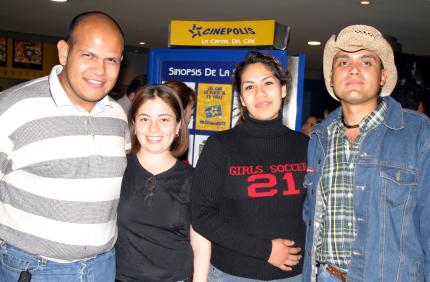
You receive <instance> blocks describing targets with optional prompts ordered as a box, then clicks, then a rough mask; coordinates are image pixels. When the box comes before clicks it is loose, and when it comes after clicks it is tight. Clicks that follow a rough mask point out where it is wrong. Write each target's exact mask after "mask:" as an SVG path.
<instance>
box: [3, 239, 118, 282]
mask: <svg viewBox="0 0 430 282" xmlns="http://www.w3.org/2000/svg"><path fill="white" fill-rule="evenodd" d="M0 244H1V247H0V281H1V282H16V281H18V279H19V275H20V273H21V272H22V271H26V270H28V271H29V272H30V273H31V275H32V277H31V282H54V281H55V282H113V281H115V250H114V249H112V250H111V251H109V252H107V253H104V254H100V255H97V256H96V257H93V258H88V259H83V260H80V261H76V262H72V263H57V262H53V261H50V260H47V259H44V258H42V257H40V256H37V255H31V254H29V253H26V252H24V251H22V250H19V249H16V248H14V247H12V246H11V245H8V244H6V243H4V242H3V243H0Z"/></svg>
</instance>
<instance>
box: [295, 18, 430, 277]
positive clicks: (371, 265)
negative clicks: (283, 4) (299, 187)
mask: <svg viewBox="0 0 430 282" xmlns="http://www.w3.org/2000/svg"><path fill="white" fill-rule="evenodd" d="M324 79H325V83H326V87H327V90H328V92H329V93H330V95H331V96H332V97H333V98H334V99H336V100H339V101H340V104H341V107H339V108H338V109H337V110H335V111H334V112H332V113H331V114H330V115H329V116H328V117H327V118H326V119H325V120H324V121H323V122H321V123H320V124H318V125H316V126H315V128H314V130H313V132H312V134H311V140H310V143H309V151H308V173H307V175H306V178H305V184H304V185H305V186H306V188H307V190H308V192H307V199H306V203H305V208H304V219H305V222H306V224H307V225H308V230H307V238H306V248H305V261H304V269H303V277H304V280H303V281H306V282H308V281H318V282H324V281H366V282H368V281H389V282H392V281H398V282H400V281H430V239H429V238H430V172H429V171H430V121H429V119H428V118H426V117H425V116H424V115H421V114H419V113H417V112H415V111H410V110H405V109H402V108H401V106H400V105H399V104H398V103H397V102H395V100H394V99H392V98H391V97H389V95H390V94H391V92H392V91H393V89H394V87H395V85H396V81H397V70H396V66H395V64H394V56H393V50H392V48H391V47H390V45H389V44H388V42H387V41H386V40H385V39H384V37H383V36H382V34H381V33H380V32H379V31H378V30H376V29H375V28H373V27H370V26H365V25H353V26H348V27H346V28H344V29H343V30H341V31H340V33H339V35H338V36H337V37H336V36H334V35H333V36H332V37H331V38H330V39H329V40H328V42H327V43H326V46H325V49H324Z"/></svg>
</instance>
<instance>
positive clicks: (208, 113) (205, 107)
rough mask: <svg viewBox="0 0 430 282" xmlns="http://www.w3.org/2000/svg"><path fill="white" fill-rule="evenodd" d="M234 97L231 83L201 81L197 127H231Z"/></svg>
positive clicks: (210, 128) (202, 128) (215, 129)
mask: <svg viewBox="0 0 430 282" xmlns="http://www.w3.org/2000/svg"><path fill="white" fill-rule="evenodd" d="M232 97H233V95H232V85H231V84H212V83H200V84H199V89H198V92H197V113H196V129H198V130H209V131H222V130H227V129H229V128H230V127H231V126H230V121H231V107H232Z"/></svg>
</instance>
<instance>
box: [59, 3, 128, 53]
mask: <svg viewBox="0 0 430 282" xmlns="http://www.w3.org/2000/svg"><path fill="white" fill-rule="evenodd" d="M95 15H100V16H104V17H106V18H107V19H109V20H110V21H111V22H112V23H113V24H114V25H115V26H116V28H117V29H118V31H119V33H120V34H121V36H122V41H123V42H124V41H125V37H124V32H123V31H122V28H121V26H120V25H119V24H118V22H117V21H116V20H115V19H114V18H112V17H111V16H110V15H108V14H106V13H104V12H101V11H89V12H84V13H81V14H79V15H77V16H75V17H74V18H73V19H72V21H71V22H70V25H69V30H68V32H67V36H66V39H65V40H66V42H67V43H68V44H69V45H70V44H72V43H73V33H74V32H75V30H76V28H77V27H78V26H79V24H80V23H81V22H82V21H84V20H85V19H86V18H88V17H90V16H95Z"/></svg>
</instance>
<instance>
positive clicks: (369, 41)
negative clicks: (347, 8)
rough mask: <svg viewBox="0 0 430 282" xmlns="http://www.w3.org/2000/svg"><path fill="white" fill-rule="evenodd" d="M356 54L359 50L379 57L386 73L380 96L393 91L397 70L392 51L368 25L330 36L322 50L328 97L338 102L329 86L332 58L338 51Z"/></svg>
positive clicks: (347, 28) (350, 27) (357, 26)
mask: <svg viewBox="0 0 430 282" xmlns="http://www.w3.org/2000/svg"><path fill="white" fill-rule="evenodd" d="M340 50H342V51H346V52H356V51H359V50H369V51H372V52H375V54H377V55H378V56H379V58H380V59H381V61H382V64H383V66H384V69H386V70H387V72H388V78H387V80H386V82H385V85H384V86H382V89H381V93H380V95H381V96H388V95H390V94H391V92H392V91H393V89H394V87H395V86H396V83H397V68H396V65H395V64H394V55H393V49H392V48H391V46H390V44H389V43H388V42H387V40H385V39H384V37H383V36H382V34H381V33H380V32H379V31H378V30H377V29H375V28H374V27H371V26H368V25H351V26H348V27H346V28H344V29H342V30H341V31H340V32H339V35H338V36H337V37H336V35H332V36H331V37H330V39H329V40H328V41H327V43H326V45H325V48H324V59H323V71H324V81H325V86H326V88H327V91H328V92H329V93H330V95H331V96H332V97H333V98H334V99H336V100H339V99H338V98H337V97H336V95H335V94H334V93H333V88H332V87H331V85H330V82H331V71H332V65H333V57H334V56H335V55H336V53H337V52H338V51H340Z"/></svg>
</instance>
